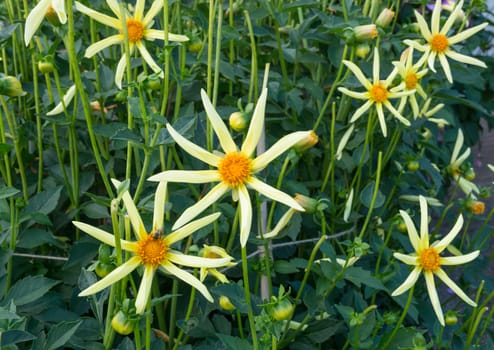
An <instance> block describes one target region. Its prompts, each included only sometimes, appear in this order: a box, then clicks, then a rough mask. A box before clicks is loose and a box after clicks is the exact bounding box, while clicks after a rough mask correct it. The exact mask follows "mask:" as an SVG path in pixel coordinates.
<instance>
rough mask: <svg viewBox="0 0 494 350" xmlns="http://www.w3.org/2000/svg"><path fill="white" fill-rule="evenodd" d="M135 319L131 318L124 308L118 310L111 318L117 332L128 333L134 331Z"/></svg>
mask: <svg viewBox="0 0 494 350" xmlns="http://www.w3.org/2000/svg"><path fill="white" fill-rule="evenodd" d="M134 325H135V321H134V320H131V319H130V318H129V316H128V315H126V314H125V313H124V312H123V311H122V310H120V311H118V312H117V313H116V314H115V316H113V318H112V320H111V326H112V328H113V329H114V330H115V332H117V333H119V334H122V335H128V334H130V333H132V332H133V331H134Z"/></svg>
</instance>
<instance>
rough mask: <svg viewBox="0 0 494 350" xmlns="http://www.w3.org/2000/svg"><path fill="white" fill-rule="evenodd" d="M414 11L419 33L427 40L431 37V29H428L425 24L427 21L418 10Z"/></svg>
mask: <svg viewBox="0 0 494 350" xmlns="http://www.w3.org/2000/svg"><path fill="white" fill-rule="evenodd" d="M414 12H415V18H416V19H417V24H418V25H419V29H420V33H421V34H422V36H423V37H424V39H425V40H427V41H429V39H430V38H431V37H432V34H431V31H430V30H429V26H428V25H427V22H426V21H425V19H424V17H423V16H422V15H421V14H420V13H419V12H418V11H414Z"/></svg>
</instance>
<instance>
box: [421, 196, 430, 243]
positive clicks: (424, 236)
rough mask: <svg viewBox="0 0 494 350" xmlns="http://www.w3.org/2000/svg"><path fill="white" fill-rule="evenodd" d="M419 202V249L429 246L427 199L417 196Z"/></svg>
mask: <svg viewBox="0 0 494 350" xmlns="http://www.w3.org/2000/svg"><path fill="white" fill-rule="evenodd" d="M419 204H420V250H423V249H426V248H429V211H428V209H427V201H426V200H425V198H424V197H423V196H419Z"/></svg>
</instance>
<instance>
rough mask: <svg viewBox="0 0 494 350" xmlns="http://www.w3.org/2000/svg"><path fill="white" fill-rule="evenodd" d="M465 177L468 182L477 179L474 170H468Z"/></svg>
mask: <svg viewBox="0 0 494 350" xmlns="http://www.w3.org/2000/svg"><path fill="white" fill-rule="evenodd" d="M463 176H464V177H465V179H467V180H468V181H472V180H474V179H475V176H476V175H475V170H473V168H468V169H467V170H466V171H465V173H464V174H463Z"/></svg>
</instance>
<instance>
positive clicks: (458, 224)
mask: <svg viewBox="0 0 494 350" xmlns="http://www.w3.org/2000/svg"><path fill="white" fill-rule="evenodd" d="M462 226H463V216H462V215H461V214H460V216H458V219H457V220H456V223H455V225H454V226H453V228H452V229H451V231H449V233H448V234H447V235H446V236H445V237H444V238H443V239H441V240H440V241H439V242H438V243H437V244H435V245H434V248H436V250H437V252H438V253H441V252H442V251H443V250H444V249H446V247H447V246H448V245H449V244H450V243H451V242H453V240H454V239H455V237H456V236H457V235H458V233H460V230H461V228H462Z"/></svg>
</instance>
